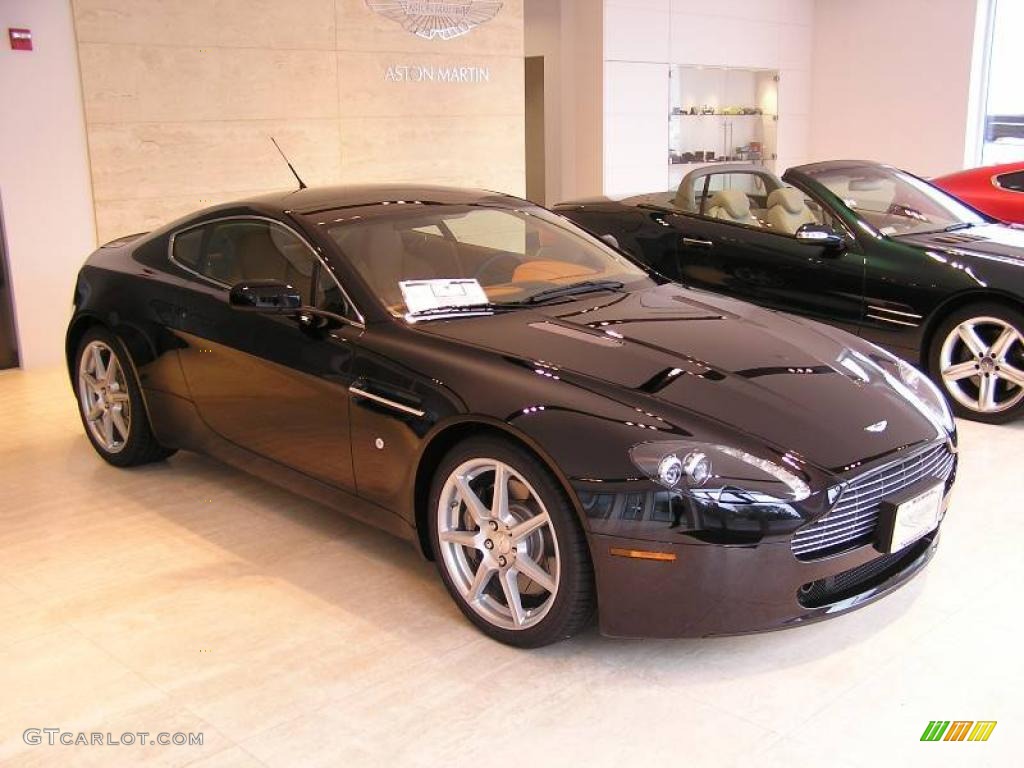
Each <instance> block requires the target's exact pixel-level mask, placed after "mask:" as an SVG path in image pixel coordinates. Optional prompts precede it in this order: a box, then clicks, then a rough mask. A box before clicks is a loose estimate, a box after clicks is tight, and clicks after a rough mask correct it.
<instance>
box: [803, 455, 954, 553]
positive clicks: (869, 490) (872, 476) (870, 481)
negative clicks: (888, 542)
mask: <svg viewBox="0 0 1024 768" xmlns="http://www.w3.org/2000/svg"><path fill="white" fill-rule="evenodd" d="M955 461H956V459H955V457H954V455H953V453H952V451H950V449H949V446H948V445H947V444H946V443H945V442H943V443H941V444H934V445H930V446H928V447H927V448H924V449H922V450H919V451H917V452H916V453H913V454H911V455H909V456H906V457H904V458H901V459H898V460H896V461H893V462H890V463H888V464H886V465H885V466H883V467H878V468H876V469H873V470H870V471H869V472H865V473H864V474H863V475H860V476H859V477H856V478H854V479H853V480H851V481H849V482H848V483H847V484H846V486H845V487H844V488H843V492H842V493H841V494H840V496H839V499H838V500H837V501H836V505H835V506H834V507H832V509H831V510H830V511H829V512H828V513H827V514H825V515H823V516H822V517H820V518H818V519H817V520H815V521H814V522H813V523H811V524H810V525H808V526H805V527H804V528H801V529H800V530H799V531H797V532H796V533H795V534H794V535H793V540H792V544H791V546H792V548H793V554H794V555H796V556H797V557H798V558H799V559H801V560H814V559H816V558H819V557H826V556H827V555H832V554H836V553H839V552H845V551H847V550H850V549H855V548H857V547H860V546H863V545H864V544H867V543H870V542H871V541H872V540H873V539H874V536H875V528H876V527H877V526H878V512H879V509H880V508H881V505H882V502H883V501H884V500H885V499H886V498H887V497H891V496H893V495H894V494H897V493H899V492H900V491H902V490H903V489H904V488H907V487H909V486H911V485H913V484H914V483H916V482H918V481H919V480H922V479H925V478H932V479H935V480H948V479H949V476H950V474H951V473H952V472H953V464H954V462H955Z"/></svg>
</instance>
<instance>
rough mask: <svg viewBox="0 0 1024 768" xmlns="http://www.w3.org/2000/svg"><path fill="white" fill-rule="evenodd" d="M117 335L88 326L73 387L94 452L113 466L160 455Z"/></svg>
mask: <svg viewBox="0 0 1024 768" xmlns="http://www.w3.org/2000/svg"><path fill="white" fill-rule="evenodd" d="M126 356H127V353H126V352H124V348H123V346H122V345H121V343H120V342H119V341H118V339H117V338H116V337H115V336H114V335H113V334H112V333H110V332H109V331H108V330H106V329H105V328H102V327H95V328H92V329H90V330H89V331H88V332H87V333H86V334H85V336H84V337H83V338H82V341H81V342H80V343H79V345H78V354H77V355H76V357H75V390H76V394H77V395H78V410H79V413H80V414H81V416H82V425H83V426H84V427H85V433H86V435H88V437H89V442H91V443H92V445H93V447H94V448H95V449H96V452H97V453H98V454H99V455H100V456H102V457H103V458H104V459H106V460H107V461H108V462H109V463H111V464H113V465H115V466H118V467H131V466H136V465H138V464H148V463H150V462H153V461H160V460H161V459H165V458H167V457H168V456H170V455H171V454H173V453H174V451H172V450H169V449H166V448H164V447H163V446H161V445H160V444H159V443H158V442H157V441H156V438H155V437H154V436H153V433H152V431H151V430H150V428H149V421H148V419H147V418H146V409H145V405H144V403H143V402H142V392H141V391H140V390H139V385H138V384H137V383H136V381H135V377H134V375H133V371H132V369H131V368H130V367H129V363H128V360H127V357H126Z"/></svg>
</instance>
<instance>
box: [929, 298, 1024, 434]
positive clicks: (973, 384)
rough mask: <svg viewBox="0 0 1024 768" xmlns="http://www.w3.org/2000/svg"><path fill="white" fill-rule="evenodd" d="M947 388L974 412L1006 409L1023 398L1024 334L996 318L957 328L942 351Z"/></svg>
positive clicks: (975, 320)
mask: <svg viewBox="0 0 1024 768" xmlns="http://www.w3.org/2000/svg"><path fill="white" fill-rule="evenodd" d="M939 373H940V374H941V376H942V382H943V384H944V385H945V387H946V391H947V392H949V394H950V396H951V397H952V398H953V399H954V400H956V401H957V402H958V403H960V405H962V406H963V407H964V408H967V409H968V410H970V411H974V412H975V413H983V414H993V413H1001V412H1003V411H1007V410H1009V409H1011V408H1013V407H1014V406H1016V405H1018V404H1019V403H1020V402H1021V401H1022V400H1024V336H1022V334H1021V332H1020V330H1018V329H1017V328H1014V327H1013V326H1012V325H1011V324H1010V323H1008V322H1006V321H1005V320H1001V319H1000V318H997V317H988V316H984V317H973V318H970V319H968V320H965V321H963V322H962V323H960V324H959V325H957V326H956V327H954V328H953V329H952V330H951V331H950V332H949V334H948V335H947V336H946V340H945V341H944V342H943V344H942V349H941V351H940V352H939Z"/></svg>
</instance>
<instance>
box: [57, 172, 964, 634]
mask: <svg viewBox="0 0 1024 768" xmlns="http://www.w3.org/2000/svg"><path fill="white" fill-rule="evenodd" d="M74 305H75V310H74V315H73V318H72V321H71V325H70V328H69V329H68V334H67V361H68V366H69V370H70V374H71V380H72V384H73V387H74V391H75V393H76V395H77V397H78V401H79V404H80V406H81V407H80V412H81V417H82V422H83V424H84V427H85V432H86V434H87V436H88V438H89V440H90V441H91V442H92V444H93V446H94V447H95V449H96V451H97V452H98V453H99V454H100V456H102V457H103V458H104V459H106V460H107V461H108V462H110V463H111V464H114V465H117V466H122V467H126V466H131V465H137V464H142V463H145V462H151V461H158V460H161V459H163V458H165V457H168V456H170V455H171V454H172V453H173V452H174V451H175V450H178V449H188V450H193V451H201V452H204V453H207V454H209V455H212V456H215V457H218V458H220V459H222V460H224V461H227V462H229V463H231V464H233V465H235V466H238V467H240V468H242V469H244V470H246V471H249V472H254V473H258V474H260V475H261V476H263V477H266V478H268V479H272V480H275V481H276V482H279V483H281V484H284V485H286V486H288V487H291V488H293V489H295V490H297V491H298V492H301V493H303V494H305V495H307V496H309V497H311V498H313V499H316V500H319V501H321V502H323V503H325V504H327V505H329V506H332V507H335V508H338V509H340V510H343V511H345V512H347V513H350V514H353V515H355V516H357V517H358V518H360V519H363V520H365V521H368V522H369V523H372V524H373V525H376V526H379V527H381V528H383V529H386V530H388V531H391V532H393V533H395V534H397V535H399V536H401V537H404V538H406V539H408V540H410V541H411V542H412V543H413V544H414V545H415V546H416V547H418V548H419V550H420V551H421V552H422V553H423V554H424V555H425V556H426V557H428V558H431V559H433V560H434V561H436V564H437V568H438V571H439V572H440V575H441V578H442V579H443V581H444V584H445V586H446V587H447V589H448V590H449V591H450V593H451V595H452V597H453V599H454V601H455V602H456V604H457V605H458V606H459V608H460V609H461V610H462V612H463V613H464V614H465V615H466V616H467V617H468V618H469V620H470V621H472V622H473V623H474V624H476V625H477V626H478V627H479V628H480V629H481V630H482V631H484V632H485V633H487V634H488V635H490V636H491V637H494V638H496V639H498V640H501V641H503V642H507V643H511V644H515V645H521V646H537V645H541V644H544V643H548V642H552V641H555V640H557V639H560V638H564V637H568V636H570V635H572V634H573V633H574V632H576V631H577V630H579V629H580V628H581V627H583V626H584V625H585V624H586V623H587V622H588V621H589V620H590V619H591V618H592V616H593V614H594V612H595V611H598V612H599V616H600V624H601V628H602V630H603V631H604V632H606V633H608V634H613V635H634V636H635V635H654V636H682V635H707V634H718V633H733V632H744V631H750V630H755V629H768V628H776V627H783V626H788V625H794V624H798V623H801V622H805V621H811V620H815V619H818V618H825V617H827V616H833V615H836V614H838V613H841V612H843V611H846V610H849V609H851V608H855V607H857V606H859V605H862V604H864V603H866V602H868V601H870V600H873V599H875V598H877V597H879V596H881V595H884V594H886V593H887V592H888V591H890V590H892V589H894V588H896V587H898V586H899V585H900V584H902V583H904V582H905V581H906V580H907V579H908V578H910V577H911V576H912V575H914V574H915V573H917V572H918V571H919V570H920V569H921V568H922V567H923V566H924V564H925V563H927V562H928V560H929V559H930V558H931V556H932V554H933V553H934V551H935V547H936V546H937V542H938V528H939V523H940V521H941V520H942V517H943V515H944V514H945V511H946V507H947V503H948V494H949V491H950V489H951V487H952V484H953V479H954V475H955V469H956V436H955V431H954V427H953V422H952V419H951V416H950V412H949V410H948V408H947V407H946V404H945V402H944V400H943V398H942V396H941V394H940V393H939V391H938V390H937V389H936V388H935V387H934V385H933V384H932V383H931V382H930V381H929V380H928V379H927V378H926V377H924V376H923V375H921V374H919V373H918V372H917V371H916V370H915V369H914V368H912V367H911V366H909V365H907V364H905V363H902V362H901V361H899V360H897V359H896V358H894V357H892V356H891V355H889V354H888V353H886V352H883V351H882V350H880V349H879V348H877V347H875V346H873V345H871V344H869V343H867V342H864V341H862V340H860V339H858V338H857V337H855V336H853V335H850V334H847V333H844V332H842V331H839V330H836V329H833V328H829V327H827V326H824V325H818V324H816V323H812V322H808V321H804V320H800V319H796V318H790V317H785V316H782V315H779V314H777V313H774V312H769V311H766V310H763V309H759V308H757V307H755V306H753V305H750V304H746V303H744V302H741V301H737V300H735V299H730V298H724V297H720V296H715V295H713V294H710V293H706V292H703V291H695V290H690V289H686V288H681V287H679V286H677V285H675V284H672V283H670V282H668V281H667V280H665V279H663V278H661V277H660V276H659V275H657V274H655V273H653V272H648V271H645V270H644V269H642V268H640V267H638V266H636V265H635V264H634V263H632V262H631V261H629V260H628V259H626V258H625V257H624V256H622V255H620V254H619V253H618V252H617V251H616V250H615V249H613V248H611V247H609V246H608V245H606V244H605V243H603V242H601V241H599V240H598V239H596V238H594V237H592V236H591V235H588V234H587V233H585V232H584V231H583V230H581V229H579V228H577V227H576V226H575V225H574V224H572V223H570V222H568V221H567V220H566V219H563V218H561V217H558V216H555V215H554V214H551V213H549V212H548V211H545V210H543V209H541V208H538V207H536V206H533V205H531V204H529V203H527V202H525V201H523V200H519V199H515V198H511V197H506V196H503V195H497V194H494V193H488V192H480V191H465V190H452V189H440V188H426V187H425V188H408V187H385V186H374V187H351V188H332V189H305V190H300V191H297V192H293V193H287V194H283V193H282V194H275V195H269V196H266V197H260V198H254V199H250V200H246V201H242V202H238V203H234V204H230V205H222V206H219V207H216V208H211V209H208V210H205V211H202V212H200V213H197V214H195V215H192V216H188V217H186V218H184V219H181V220H179V221H176V222H174V223H173V224H170V225H169V226H167V227H164V228H163V229H161V230H159V231H156V232H153V233H150V234H145V235H137V236H134V237H127V238H123V239H120V240H117V241H115V242H112V243H109V244H107V245H105V246H103V247H101V248H99V249H98V250H97V251H96V252H95V253H93V254H92V255H91V256H90V257H89V259H88V261H87V263H86V264H85V266H84V267H83V269H82V271H81V273H80V274H79V277H78V283H77V287H76V290H75V296H74Z"/></svg>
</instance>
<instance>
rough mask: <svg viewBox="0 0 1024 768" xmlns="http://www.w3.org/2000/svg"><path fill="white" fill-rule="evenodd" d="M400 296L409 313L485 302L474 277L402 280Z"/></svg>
mask: <svg viewBox="0 0 1024 768" xmlns="http://www.w3.org/2000/svg"><path fill="white" fill-rule="evenodd" d="M398 287H399V288H401V289H402V298H403V299H405V306H406V308H408V310H409V314H410V315H416V314H419V313H421V312H426V311H428V310H431V309H441V308H443V307H466V306H472V305H474V304H486V303H487V294H486V293H485V292H484V289H483V287H481V285H480V283H479V282H478V281H477V280H476V278H472V277H470V278H441V279H436V280H402V281H401V282H400V283H399V284H398Z"/></svg>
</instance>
